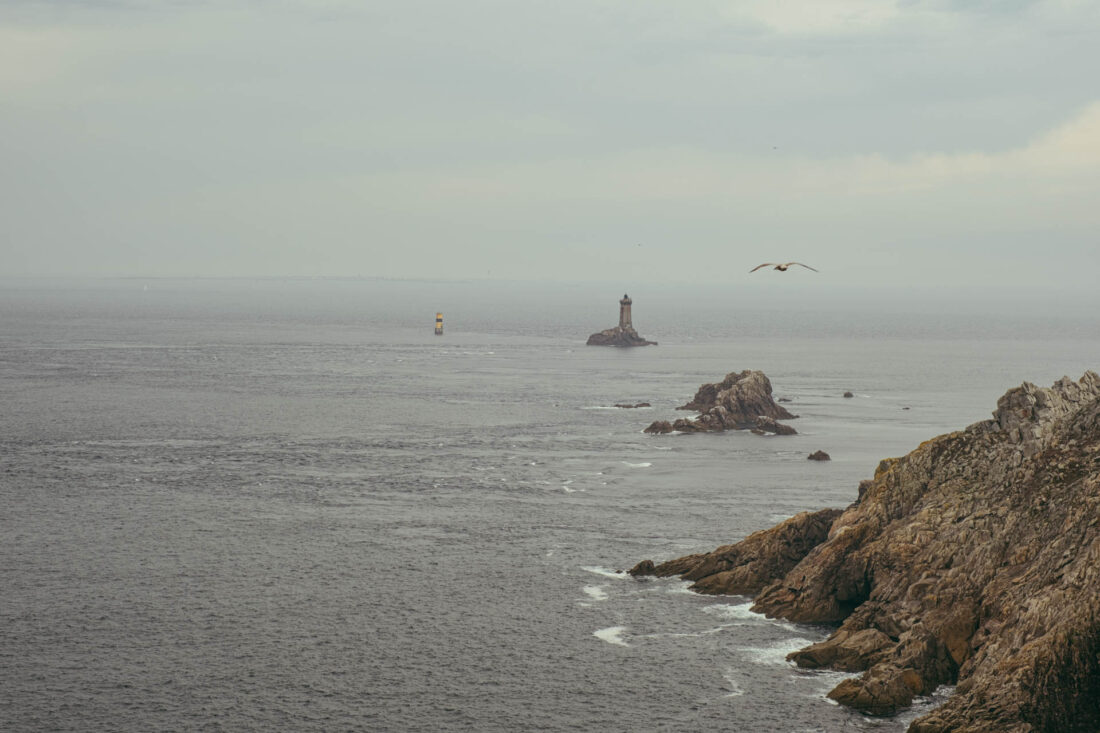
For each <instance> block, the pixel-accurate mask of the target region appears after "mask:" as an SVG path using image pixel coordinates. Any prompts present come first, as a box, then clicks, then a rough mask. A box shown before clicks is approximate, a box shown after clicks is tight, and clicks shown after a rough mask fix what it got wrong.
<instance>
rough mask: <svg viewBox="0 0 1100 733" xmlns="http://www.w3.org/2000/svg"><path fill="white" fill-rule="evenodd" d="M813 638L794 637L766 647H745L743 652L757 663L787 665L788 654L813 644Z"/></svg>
mask: <svg viewBox="0 0 1100 733" xmlns="http://www.w3.org/2000/svg"><path fill="white" fill-rule="evenodd" d="M813 643H814V640H813V639H803V638H799V637H793V638H790V639H784V640H782V641H777V642H775V643H774V644H769V645H768V646H765V647H745V648H743V649H741V652H742V653H743V654H744V655H745V656H747V657H748V658H749V659H751V660H752V661H753V662H756V663H757V664H768V665H783V666H787V655H788V654H790V653H791V652H796V651H798V650H799V649H802V648H804V647H808V646H809V645H810V644H813Z"/></svg>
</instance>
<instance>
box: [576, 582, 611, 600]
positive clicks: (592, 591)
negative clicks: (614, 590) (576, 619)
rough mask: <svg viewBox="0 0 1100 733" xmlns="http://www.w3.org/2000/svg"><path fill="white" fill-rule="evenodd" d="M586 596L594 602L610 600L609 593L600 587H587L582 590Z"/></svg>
mask: <svg viewBox="0 0 1100 733" xmlns="http://www.w3.org/2000/svg"><path fill="white" fill-rule="evenodd" d="M582 590H584V593H585V595H586V596H588V597H589V598H591V599H592V600H594V601H606V600H607V598H608V595H607V592H606V591H604V589H603V588H602V587H600V586H598V585H586V586H584V588H583V589H582Z"/></svg>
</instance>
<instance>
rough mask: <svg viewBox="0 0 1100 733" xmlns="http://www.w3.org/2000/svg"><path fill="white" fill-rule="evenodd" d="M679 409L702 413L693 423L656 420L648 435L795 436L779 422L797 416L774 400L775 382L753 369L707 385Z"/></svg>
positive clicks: (734, 373) (682, 419)
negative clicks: (734, 433) (723, 433)
mask: <svg viewBox="0 0 1100 733" xmlns="http://www.w3.org/2000/svg"><path fill="white" fill-rule="evenodd" d="M676 409H677V410H694V411H697V412H700V413H702V414H701V415H699V417H697V418H695V419H694V420H688V419H686V418H680V419H679V420H676V421H675V422H671V423H670V422H669V421H667V420H657V421H655V422H653V423H652V424H651V425H650V426H649V427H647V428H646V429H645V432H647V433H671V432H673V431H678V432H682V433H698V432H707V431H711V432H713V431H719V430H753V431H754V432H762V433H763V432H768V433H776V434H778V435H792V434H794V433H795V429H794V428H792V427H791V426H789V425H784V424H782V423H779V422H776V421H777V420H791V419H794V418H795V417H798V416H797V415H792V414H791V413H789V412H787V410H786V409H784V408H783V407H781V406H780V405H778V404H776V402H775V400H774V399H772V383H771V380H769V379H768V377H767V376H766V375H765V374H764V372H761V371H754V370H750V369H746V370H745V371H743V372H740V373H738V372H731V373H729V374H727V375H726V378H725V379H723V380H722V381H721V382H716V383H714V384H704V385H703V386H701V387H700V388H699V389H698V391H697V392H696V393H695V397H694V398H693V399H692V400H691V401H690V402H688V403H687V404H686V405H681V406H680V407H677V408H676Z"/></svg>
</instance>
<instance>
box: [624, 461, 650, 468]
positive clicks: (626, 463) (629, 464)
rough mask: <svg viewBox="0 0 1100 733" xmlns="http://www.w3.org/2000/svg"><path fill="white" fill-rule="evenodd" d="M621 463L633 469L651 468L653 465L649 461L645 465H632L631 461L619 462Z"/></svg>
mask: <svg viewBox="0 0 1100 733" xmlns="http://www.w3.org/2000/svg"><path fill="white" fill-rule="evenodd" d="M619 463H621V464H623V465H624V466H630V467H631V468H649V467H650V466H652V465H653V464H652V463H650V462H649V461H646V462H644V463H631V462H630V461H619Z"/></svg>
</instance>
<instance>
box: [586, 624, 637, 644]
mask: <svg viewBox="0 0 1100 733" xmlns="http://www.w3.org/2000/svg"><path fill="white" fill-rule="evenodd" d="M624 631H626V627H625V626H609V627H607V628H606V629H600V630H599V631H593V632H592V635H593V636H595V637H596V638H597V639H600V640H601V641H606V642H607V643H608V644H617V645H618V646H630V645H629V644H627V643H626V642H625V641H623V639H622V633H623V632H624Z"/></svg>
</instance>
